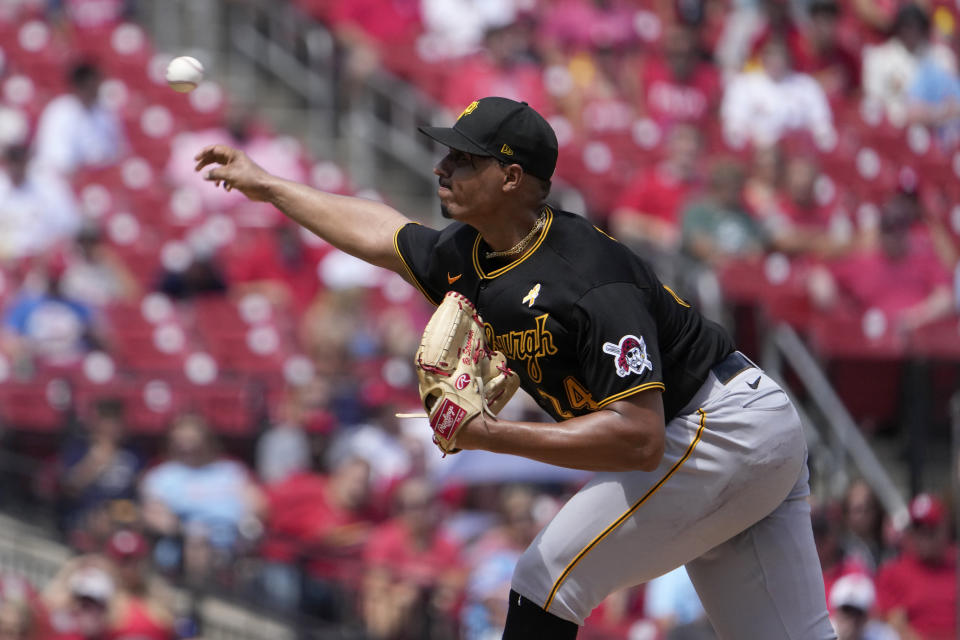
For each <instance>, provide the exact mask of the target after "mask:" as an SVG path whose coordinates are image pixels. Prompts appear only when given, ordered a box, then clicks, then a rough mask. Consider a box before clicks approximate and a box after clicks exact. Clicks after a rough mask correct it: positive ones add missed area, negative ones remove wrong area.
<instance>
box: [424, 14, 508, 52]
mask: <svg viewBox="0 0 960 640" xmlns="http://www.w3.org/2000/svg"><path fill="white" fill-rule="evenodd" d="M518 4H519V3H518V2H517V0H421V2H420V12H421V15H422V17H423V23H424V27H425V33H424V34H423V36H421V38H420V47H421V48H422V50H423V53H427V54H429V55H431V56H435V57H440V58H457V57H460V56H465V55H468V54H471V53H475V52H476V51H478V50H479V49H480V48H481V47H482V46H483V39H484V35H485V34H486V32H487V31H488V30H489V29H492V28H497V27H502V26H504V25H508V24H510V23H512V22H513V21H514V20H516V18H517V5H518Z"/></svg>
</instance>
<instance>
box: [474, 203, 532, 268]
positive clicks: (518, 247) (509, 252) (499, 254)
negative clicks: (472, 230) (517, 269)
mask: <svg viewBox="0 0 960 640" xmlns="http://www.w3.org/2000/svg"><path fill="white" fill-rule="evenodd" d="M546 221H547V210H546V209H544V210H542V211H541V212H540V216H539V217H538V218H537V221H536V222H534V223H533V228H532V229H530V233H528V234H527V237H525V238H524V239H523V240H521V241H520V242H518V243H517V244H515V245H513V246H512V247H510V248H509V249H504V250H503V251H487V254H486V255H487V259H488V260H489V259H490V258H503V257H505V256H515V255H517V254H518V253H521V252H523V250H524V249H526V248H527V245H528V244H530V241H531V240H533V239H534V237H536V235H537V232H538V231H540V229H542V228H543V225H544V223H545V222H546Z"/></svg>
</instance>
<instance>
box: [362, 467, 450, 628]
mask: <svg viewBox="0 0 960 640" xmlns="http://www.w3.org/2000/svg"><path fill="white" fill-rule="evenodd" d="M396 506H397V515H396V517H394V518H393V519H391V520H388V521H387V522H385V523H384V524H382V525H380V526H379V527H378V528H377V529H376V530H375V531H374V533H373V534H372V535H371V536H370V540H369V542H368V543H367V548H366V550H365V552H364V560H365V562H366V564H367V575H366V577H365V579H364V584H363V588H362V592H361V607H362V615H363V620H364V624H365V626H366V627H367V630H368V632H370V633H371V634H372V635H374V636H375V637H394V634H396V633H397V631H398V630H399V629H405V630H408V631H410V630H411V629H412V628H415V627H416V625H430V624H436V623H437V622H438V621H441V620H444V619H446V620H448V621H449V623H450V624H452V621H453V620H454V617H453V615H452V609H453V605H454V604H455V599H456V596H457V594H458V592H459V589H460V588H461V586H462V582H463V573H462V567H461V561H460V550H459V548H458V547H457V545H456V544H455V543H454V542H453V541H452V540H450V539H449V538H447V537H446V535H444V533H443V532H442V531H441V529H440V527H439V525H440V519H441V512H440V503H439V502H438V500H437V499H436V496H435V493H434V491H433V490H432V488H431V487H430V485H429V484H428V483H427V481H426V480H425V479H423V478H411V479H408V480H406V481H404V482H403V484H401V485H400V486H399V487H398V488H397V494H396ZM419 635H420V634H417V633H415V632H414V633H410V637H419Z"/></svg>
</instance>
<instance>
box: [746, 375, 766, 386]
mask: <svg viewBox="0 0 960 640" xmlns="http://www.w3.org/2000/svg"><path fill="white" fill-rule="evenodd" d="M762 377H763V376H757V379H756V380H754V381H753V382H748V383H747V386H748V387H750V388H751V389H756V388H757V387H758V386H759V385H760V378H762Z"/></svg>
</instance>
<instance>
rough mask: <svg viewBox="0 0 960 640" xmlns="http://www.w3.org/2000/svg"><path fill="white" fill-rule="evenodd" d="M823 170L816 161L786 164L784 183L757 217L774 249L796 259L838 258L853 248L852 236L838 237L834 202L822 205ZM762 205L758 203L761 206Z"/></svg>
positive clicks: (803, 158)
mask: <svg viewBox="0 0 960 640" xmlns="http://www.w3.org/2000/svg"><path fill="white" fill-rule="evenodd" d="M819 177H820V168H819V166H818V165H817V161H816V159H814V158H813V157H812V156H807V155H794V156H792V157H791V158H790V159H789V160H787V162H786V166H785V168H784V173H783V181H782V185H781V186H780V188H779V189H778V190H777V193H776V194H775V195H774V197H773V199H772V201H770V202H768V203H767V206H765V207H764V206H762V205H761V206H759V207H758V208H756V209H754V213H755V214H756V215H757V216H758V217H760V218H761V219H763V220H764V223H765V225H766V226H767V231H768V232H769V233H770V236H771V237H772V238H773V242H774V245H775V246H776V248H777V249H778V250H780V251H784V252H786V253H790V254H797V255H816V256H819V257H835V256H838V255H840V254H842V253H843V252H844V251H846V250H847V249H848V248H849V247H850V234H847V235H843V234H838V233H835V231H834V228H833V224H834V223H835V222H836V220H835V219H834V218H835V216H836V215H837V211H836V208H835V205H834V202H832V201H830V202H826V203H820V202H819V201H818V198H817V192H816V185H817V179H818V178H819ZM758 204H759V203H758Z"/></svg>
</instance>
